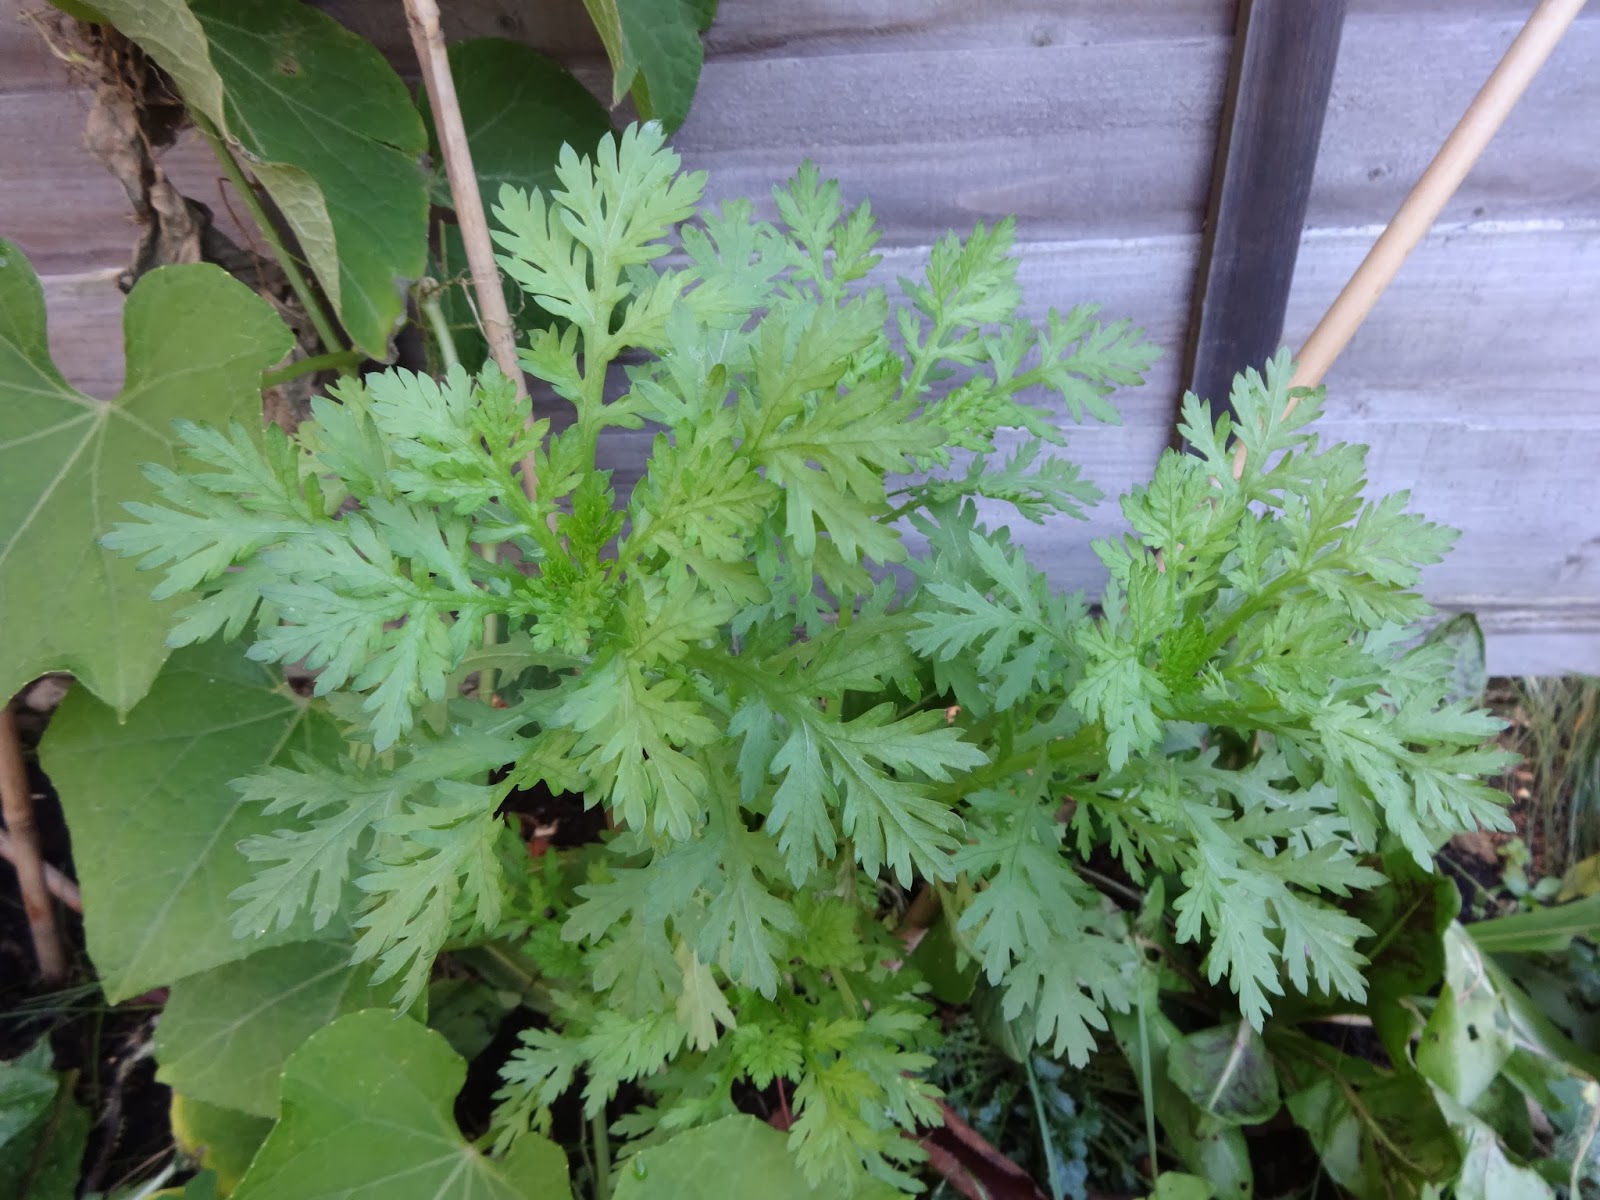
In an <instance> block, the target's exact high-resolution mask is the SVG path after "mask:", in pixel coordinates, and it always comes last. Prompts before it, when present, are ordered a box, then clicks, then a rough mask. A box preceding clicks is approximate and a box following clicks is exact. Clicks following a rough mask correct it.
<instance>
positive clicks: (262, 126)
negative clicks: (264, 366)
mask: <svg viewBox="0 0 1600 1200" xmlns="http://www.w3.org/2000/svg"><path fill="white" fill-rule="evenodd" d="M96 6H97V7H98V8H100V9H101V10H102V11H103V12H104V13H105V15H106V16H107V17H108V18H109V19H110V20H111V21H112V22H113V23H114V24H115V25H116V26H117V28H118V29H120V30H121V31H122V32H123V33H125V34H127V35H128V36H129V37H130V38H132V39H133V40H134V41H135V42H138V43H139V45H140V46H141V47H143V48H144V50H145V51H146V52H147V53H149V55H150V56H151V57H152V58H154V59H155V60H156V61H157V62H158V63H160V64H161V65H162V66H163V67H165V68H166V69H167V71H168V72H169V73H170V74H171V75H172V77H173V79H174V80H175V81H176V82H177V84H178V87H179V90H180V91H182V93H183V96H184V99H185V100H186V101H187V102H188V104H189V105H190V107H191V108H193V109H195V110H196V111H197V112H199V113H200V114H201V115H202V116H204V117H205V118H207V119H208V120H209V121H210V122H211V123H212V124H213V125H215V126H216V127H217V128H218V129H219V130H220V131H221V132H222V133H223V135H224V136H225V137H226V138H227V139H228V140H229V141H230V142H231V143H232V144H233V145H234V146H235V147H236V148H237V149H238V150H239V151H240V153H241V155H242V156H243V157H244V158H245V160H246V162H247V163H248V165H249V167H250V170H251V172H252V173H253V174H254V175H255V176H256V178H257V179H258V180H260V182H261V185H262V186H263V187H264V188H266V190H267V192H268V193H269V194H270V195H271V196H272V198H273V200H274V201H275V202H276V203H277V205H278V208H279V209H280V210H281V211H282V213H283V215H284V218H285V220H287V221H288V223H289V226H290V228H291V229H292V230H293V231H294V233H295V236H296V238H297V239H298V241H299V243H300V248H301V250H302V252H303V253H304V255H305V258H306V261H307V263H308V264H309V265H310V267H311V269H312V271H313V272H314V273H315V274H316V277H317V281H318V282H319V283H320V284H321V285H322V288H323V290H324V291H325V292H326V293H327V295H328V297H329V299H330V300H332V301H333V305H334V308H335V310H336V311H337V312H338V314H339V318H340V320H341V321H342V322H343V323H344V326H345V328H346V330H347V331H348V332H349V334H350V336H351V337H352V338H353V339H354V340H355V342H356V344H357V345H359V346H360V347H361V348H362V349H363V350H365V351H366V352H367V353H368V354H370V355H372V356H373V357H375V358H387V357H388V356H389V349H388V345H389V337H390V335H391V334H392V333H393V332H394V329H395V327H396V325H397V323H398V322H399V320H400V318H401V316H402V315H403V313H404V310H405V288H406V285H407V284H408V283H409V282H410V281H411V280H413V279H415V278H417V277H418V276H419V275H420V274H421V273H422V270H423V267H424V264H425V263H426V250H427V219H428V204H427V188H426V183H425V180H424V178H423V174H422V169H421V167H420V165H419V162H418V159H419V157H420V156H421V154H422V152H423V150H424V148H425V147H426V145H427V141H426V135H425V134H424V131H423V128H422V121H421V119H420V118H419V117H418V115H417V111H416V108H415V107H414V106H413V104H412V102H411V96H410V93H409V92H408V91H407V90H406V86H405V84H404V83H403V82H402V81H401V79H400V77H399V76H398V75H396V74H395V73H394V70H393V68H391V67H390V66H389V64H388V63H387V62H386V61H385V60H384V57H383V55H381V54H379V53H378V51H377V49H376V48H375V47H374V46H372V45H371V44H370V43H368V42H366V41H364V40H363V39H361V38H359V37H357V36H356V35H355V34H353V33H351V32H349V31H348V30H347V29H345V28H344V27H343V26H342V25H340V24H339V23H338V22H337V21H334V20H333V19H332V18H331V17H328V16H326V15H325V14H323V13H320V12H318V11H317V10H316V9H314V8H312V7H311V6H310V5H307V4H302V3H300V2H299V0H194V3H193V5H192V6H190V5H186V4H185V3H184V2H183V0H105V3H99V0H96Z"/></svg>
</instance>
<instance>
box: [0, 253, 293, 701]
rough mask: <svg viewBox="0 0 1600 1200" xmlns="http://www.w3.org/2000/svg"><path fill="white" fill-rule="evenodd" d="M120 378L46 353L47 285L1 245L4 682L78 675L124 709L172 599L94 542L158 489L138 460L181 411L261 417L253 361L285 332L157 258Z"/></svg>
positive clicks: (130, 315)
mask: <svg viewBox="0 0 1600 1200" xmlns="http://www.w3.org/2000/svg"><path fill="white" fill-rule="evenodd" d="M123 327H124V331H125V336H126V340H127V360H128V369H127V380H126V382H125V383H124V385H123V388H122V392H121V394H120V395H119V396H118V397H117V398H116V399H115V400H114V401H112V402H110V403H102V402H100V401H98V400H94V399H91V398H90V397H88V396H85V395H84V394H83V393H82V392H79V391H77V390H76V389H74V388H73V387H71V386H70V385H69V384H68V383H67V381H66V380H65V379H64V378H63V377H62V375H61V372H60V371H59V370H57V369H56V366H55V364H54V363H53V362H52V361H51V359H50V351H49V347H48V345H47V343H46V339H45V312H44V294H43V292H42V290H41V289H40V287H39V281H38V278H37V277H36V276H35V275H34V273H33V268H32V267H30V266H29V265H28V261H27V259H25V258H24V257H23V255H22V252H21V251H20V250H19V249H18V248H17V247H16V245H15V244H14V243H11V242H7V241H4V240H0V627H3V628H4V629H5V630H6V636H5V638H4V639H3V643H4V644H3V648H0V691H3V692H4V693H5V694H6V695H8V696H9V695H10V694H11V693H13V692H15V691H17V690H18V689H19V688H21V687H22V686H23V685H24V684H25V683H27V682H28V681H29V680H30V679H33V678H34V677H36V676H38V675H42V674H44V673H45V672H46V671H71V672H72V673H73V674H74V675H76V676H77V678H78V679H79V681H80V682H82V683H83V685H84V686H85V687H87V688H89V690H91V691H92V692H94V693H95V695H97V696H99V697H100V698H101V699H102V700H104V701H105V702H106V703H107V704H110V705H111V706H113V707H114V708H115V709H117V710H118V712H120V713H125V712H126V711H127V710H128V709H130V708H132V707H133V705H134V704H135V703H137V701H138V700H139V698H140V697H141V696H143V695H144V694H145V692H147V691H148V690H149V688H150V683H151V681H152V680H153V679H154V678H155V675H156V672H157V671H158V670H160V669H161V663H162V661H163V660H164V659H165V658H166V656H167V653H168V651H167V649H166V648H165V647H164V646H163V645H162V639H163V636H164V635H165V633H166V631H167V627H168V625H169V624H170V622H171V617H172V612H173V610H174V608H175V607H176V606H175V605H171V604H157V603H154V602H152V601H151V600H150V598H149V596H150V579H149V577H148V576H143V575H141V574H140V572H139V569H138V568H137V567H136V566H135V565H134V563H132V562H131V561H129V560H127V559H124V558H121V557H120V556H118V555H116V554H113V553H111V552H110V551H108V550H104V549H102V548H101V546H100V544H99V539H100V536H101V535H102V534H104V533H106V532H107V531H108V530H109V529H110V528H111V526H112V524H113V523H114V522H115V521H117V520H119V519H120V518H122V517H123V516H124V513H123V510H122V505H123V503H124V502H125V501H130V500H135V501H137V500H147V499H153V498H154V489H153V488H152V487H151V485H150V483H149V482H148V481H147V480H146V479H145V477H144V475H143V474H142V472H141V469H140V466H141V464H143V463H151V462H154V463H161V464H164V465H166V466H173V465H175V464H176V454H175V450H174V438H173V435H172V429H171V423H172V421H173V420H174V419H175V418H177V417H193V418H197V419H205V420H209V421H213V422H216V423H219V424H226V423H227V422H228V421H230V420H241V421H249V422H251V423H255V422H257V421H259V419H260V418H259V413H260V404H261V372H262V371H263V370H265V369H266V368H268V367H270V366H272V365H273V364H274V363H275V362H277V361H278V360H279V359H281V358H282V357H283V356H284V355H285V354H286V353H288V350H289V347H290V345H291V343H292V338H291V335H290V333H289V330H288V328H287V327H286V326H285V325H284V324H283V322H282V321H280V320H278V318H277V316H276V314H275V313H274V312H273V311H272V309H271V307H270V306H268V304H267V303H266V302H265V301H264V300H261V299H260V298H259V297H257V296H256V295H254V294H253V293H252V292H251V291H250V290H249V289H248V288H246V287H245V286H244V285H243V284H241V283H237V282H235V281H234V280H232V279H230V278H229V277H228V276H227V275H225V274H224V273H223V272H222V271H220V270H218V269H217V268H215V267H211V266H202V265H189V266H177V267H163V268H161V269H160V270H156V271H152V272H151V273H150V274H148V275H146V276H145V277H144V278H143V279H141V280H140V281H139V283H138V285H137V286H136V287H135V288H134V289H133V292H132V293H131V294H130V295H129V297H128V304H127V308H126V309H125V310H124V313H123Z"/></svg>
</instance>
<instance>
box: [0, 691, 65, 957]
mask: <svg viewBox="0 0 1600 1200" xmlns="http://www.w3.org/2000/svg"><path fill="white" fill-rule="evenodd" d="M0 804H3V806H4V812H5V818H6V830H7V831H8V832H9V833H10V834H11V839H10V840H11V850H12V859H11V865H12V866H13V867H15V868H16V871H17V887H18V890H19V891H21V892H22V904H23V907H24V908H25V909H26V910H27V913H28V931H29V932H30V933H31V934H32V935H33V953H34V956H35V957H36V958H37V959H38V960H39V976H40V978H42V979H43V980H44V981H45V982H46V983H59V982H61V980H62V979H63V978H65V977H66V974H67V961H66V958H65V956H64V955H63V954H62V953H61V938H60V937H59V936H58V935H57V933H56V910H55V903H54V901H53V900H51V898H50V891H49V888H48V887H47V886H46V884H45V878H44V862H43V860H42V859H41V858H40V856H39V833H38V830H37V829H36V828H35V827H34V824H33V791H32V789H31V788H30V787H29V786H28V768H27V765H26V764H25V763H24V762H23V761H22V743H21V742H20V741H19V740H18V738H17V717H16V714H15V713H14V712H12V711H11V706H10V705H9V704H7V705H5V706H4V707H3V708H0Z"/></svg>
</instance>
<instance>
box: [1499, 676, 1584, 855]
mask: <svg viewBox="0 0 1600 1200" xmlns="http://www.w3.org/2000/svg"><path fill="white" fill-rule="evenodd" d="M1497 698H1498V699H1501V700H1502V702H1503V703H1504V704H1505V709H1506V710H1507V716H1508V718H1509V720H1510V722H1511V727H1510V728H1509V729H1508V730H1507V731H1506V734H1505V737H1504V739H1503V740H1504V741H1505V743H1506V745H1507V748H1508V749H1511V750H1513V751H1515V752H1516V753H1518V754H1520V755H1521V757H1522V760H1523V761H1522V763H1521V765H1520V766H1518V767H1517V768H1515V769H1514V770H1513V771H1512V772H1511V774H1510V775H1509V776H1507V778H1506V780H1505V785H1506V790H1507V791H1508V792H1509V793H1510V794H1511V796H1512V798H1513V800H1515V801H1516V802H1517V803H1519V804H1521V805H1522V806H1523V807H1524V808H1525V810H1526V812H1527V817H1528V823H1527V826H1526V828H1527V829H1528V831H1529V834H1530V835H1531V834H1533V833H1534V831H1537V832H1538V833H1539V834H1540V835H1541V837H1542V843H1543V844H1542V850H1543V855H1542V861H1541V862H1540V867H1541V869H1542V870H1543V872H1544V873H1545V874H1548V875H1561V874H1564V873H1565V872H1566V871H1567V869H1568V868H1569V867H1571V866H1572V865H1573V864H1574V863H1577V862H1581V861H1582V860H1583V859H1586V858H1589V857H1590V856H1592V855H1594V854H1597V853H1600V679H1596V678H1593V677H1592V676H1586V675H1561V676H1545V677H1529V678H1526V679H1514V680H1507V681H1505V685H1504V690H1503V692H1502V695H1501V696H1500V697H1497Z"/></svg>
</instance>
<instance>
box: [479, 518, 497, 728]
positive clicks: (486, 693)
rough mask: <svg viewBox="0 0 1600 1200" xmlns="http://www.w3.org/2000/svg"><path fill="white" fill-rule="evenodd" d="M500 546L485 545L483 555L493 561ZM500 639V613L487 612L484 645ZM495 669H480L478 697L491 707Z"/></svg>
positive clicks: (484, 618) (487, 645)
mask: <svg viewBox="0 0 1600 1200" xmlns="http://www.w3.org/2000/svg"><path fill="white" fill-rule="evenodd" d="M499 553H500V547H498V546H496V545H492V544H491V545H488V546H484V547H483V557H484V559H485V560H486V561H488V562H489V563H491V564H492V563H493V562H494V561H495V559H496V558H497V557H498V556H499ZM499 640H500V614H499V613H497V612H490V613H485V614H484V617H483V645H484V648H485V649H487V648H488V647H490V646H493V645H494V644H495V643H496V642H498V641H499ZM494 685H495V671H494V668H493V667H483V668H481V669H480V670H479V671H478V699H480V700H482V701H483V702H484V703H485V704H487V705H489V707H491V708H493V707H494Z"/></svg>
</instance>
